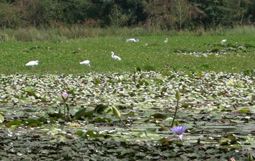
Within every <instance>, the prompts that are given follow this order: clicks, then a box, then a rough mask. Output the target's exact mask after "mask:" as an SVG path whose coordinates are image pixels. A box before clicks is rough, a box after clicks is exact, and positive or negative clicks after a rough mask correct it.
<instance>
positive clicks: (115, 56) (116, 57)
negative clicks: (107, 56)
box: [111, 51, 121, 61]
mask: <svg viewBox="0 0 255 161" xmlns="http://www.w3.org/2000/svg"><path fill="white" fill-rule="evenodd" d="M111 54H112V58H113V59H115V60H119V61H120V60H121V58H120V57H118V56H117V55H114V52H113V51H112V52H111Z"/></svg>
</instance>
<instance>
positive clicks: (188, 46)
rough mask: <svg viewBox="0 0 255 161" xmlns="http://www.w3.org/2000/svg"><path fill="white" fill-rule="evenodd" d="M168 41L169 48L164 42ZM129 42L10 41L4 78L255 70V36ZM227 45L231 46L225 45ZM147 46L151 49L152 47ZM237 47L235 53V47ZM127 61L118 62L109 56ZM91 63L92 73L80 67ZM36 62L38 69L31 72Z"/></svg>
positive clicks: (1, 60)
mask: <svg viewBox="0 0 255 161" xmlns="http://www.w3.org/2000/svg"><path fill="white" fill-rule="evenodd" d="M166 37H168V39H169V41H168V42H167V43H164V40H165V38H166ZM126 38H130V37H127V36H125V37H120V36H118V37H95V38H85V39H81V38H80V39H67V40H64V39H63V41H57V42H50V41H46V42H37V41H35V42H19V41H6V42H2V43H1V44H0V52H1V55H0V68H1V73H3V74H14V73H19V74H25V73H32V74H45V73H51V74H82V73H88V72H96V73H107V72H125V71H127V72H133V71H134V69H135V68H136V67H140V68H142V69H143V70H144V68H143V67H144V66H148V65H149V66H152V67H153V68H154V69H155V70H157V71H160V70H164V69H165V65H166V64H167V63H168V62H169V63H170V64H169V70H174V71H178V70H182V71H183V70H184V71H193V72H201V71H215V72H220V71H223V72H232V73H233V72H243V71H245V70H252V69H254V67H255V64H254V60H255V55H254V51H255V48H254V46H255V42H254V41H253V39H254V36H252V35H251V36H142V37H139V40H140V41H139V42H138V43H126V42H125V40H126ZM222 39H227V42H226V44H224V45H221V44H220V41H221V40H222ZM147 44H148V45H147ZM234 46H236V47H234ZM213 49H218V50H219V52H220V51H221V50H226V54H224V53H221V52H220V53H219V55H218V56H217V55H215V54H212V55H205V54H204V55H203V54H200V55H198V54H195V55H185V54H184V53H190V52H192V53H193V52H207V53H208V52H210V51H211V50H213ZM111 51H114V53H115V55H117V56H119V57H121V58H122V60H121V61H116V60H113V59H112V58H111V54H110V52H111ZM86 59H88V60H90V64H91V68H89V67H87V66H82V65H80V64H79V62H81V61H84V60H86ZM31 60H39V65H38V66H34V67H26V66H25V64H26V63H27V62H28V61H31Z"/></svg>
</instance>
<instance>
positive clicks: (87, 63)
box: [80, 60, 91, 67]
mask: <svg viewBox="0 0 255 161" xmlns="http://www.w3.org/2000/svg"><path fill="white" fill-rule="evenodd" d="M80 64H81V65H87V66H89V67H91V66H90V61H89V60H84V61H83V62H80Z"/></svg>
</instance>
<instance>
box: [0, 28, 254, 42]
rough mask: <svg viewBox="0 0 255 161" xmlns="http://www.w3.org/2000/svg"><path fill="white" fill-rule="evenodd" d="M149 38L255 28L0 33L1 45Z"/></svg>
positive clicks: (220, 33)
mask: <svg viewBox="0 0 255 161" xmlns="http://www.w3.org/2000/svg"><path fill="white" fill-rule="evenodd" d="M146 36H168V37H170V36H205V37H207V36H255V27H253V26H235V27H234V28H232V29H229V28H224V27H218V28H217V29H208V30H204V29H203V28H198V29H197V30H194V31H189V30H181V31H176V30H157V29H154V28H150V29H146V28H142V27H134V28H127V27H123V28H113V27H108V28H85V27H82V26H72V27H65V26H60V27H51V28H34V27H30V28H19V29H9V28H2V29H0V41H12V42H13V41H24V42H38V41H39V42H46V41H49V42H58V41H67V40H70V39H79V38H92V37H93V38H95V37H146Z"/></svg>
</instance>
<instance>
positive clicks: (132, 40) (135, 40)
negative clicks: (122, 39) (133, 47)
mask: <svg viewBox="0 0 255 161" xmlns="http://www.w3.org/2000/svg"><path fill="white" fill-rule="evenodd" d="M138 41H139V39H138V38H137V39H134V38H131V39H127V40H126V42H138Z"/></svg>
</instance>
